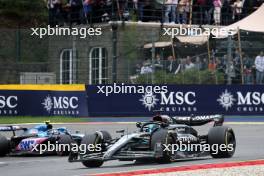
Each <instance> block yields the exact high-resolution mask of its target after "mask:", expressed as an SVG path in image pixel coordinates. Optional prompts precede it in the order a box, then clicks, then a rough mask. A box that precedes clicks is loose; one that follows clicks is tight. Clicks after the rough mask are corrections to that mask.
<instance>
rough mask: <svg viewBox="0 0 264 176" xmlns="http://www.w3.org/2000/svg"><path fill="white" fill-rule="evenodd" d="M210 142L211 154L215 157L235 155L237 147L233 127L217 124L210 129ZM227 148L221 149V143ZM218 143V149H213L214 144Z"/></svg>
mask: <svg viewBox="0 0 264 176" xmlns="http://www.w3.org/2000/svg"><path fill="white" fill-rule="evenodd" d="M208 143H209V145H210V146H211V151H210V154H211V156H212V157H213V158H230V157H232V156H233V155H234V153H235V149H236V138H235V133H234V131H233V130H232V128H229V127H226V126H216V127H213V128H211V129H210V130H209V133H208ZM223 144H224V145H225V147H226V149H224V150H222V149H220V148H221V147H220V146H221V145H222V146H223ZM213 145H218V146H217V147H218V151H213V150H212V146H213Z"/></svg>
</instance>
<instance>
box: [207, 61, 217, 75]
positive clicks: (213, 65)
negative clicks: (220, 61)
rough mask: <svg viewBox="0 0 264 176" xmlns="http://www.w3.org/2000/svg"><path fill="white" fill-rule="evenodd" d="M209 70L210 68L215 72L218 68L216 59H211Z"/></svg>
mask: <svg viewBox="0 0 264 176" xmlns="http://www.w3.org/2000/svg"><path fill="white" fill-rule="evenodd" d="M208 70H210V71H211V72H214V71H215V70H216V62H215V61H214V59H211V60H210V62H209V64H208Z"/></svg>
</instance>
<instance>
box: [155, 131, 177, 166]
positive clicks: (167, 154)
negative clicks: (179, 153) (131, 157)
mask: <svg viewBox="0 0 264 176" xmlns="http://www.w3.org/2000/svg"><path fill="white" fill-rule="evenodd" d="M157 143H160V144H161V149H162V157H159V158H157V159H156V161H157V162H158V163H161V164H164V163H170V162H172V161H174V160H175V159H174V157H173V154H172V151H165V150H164V149H165V147H164V145H169V144H174V143H175V139H174V137H173V136H172V135H170V134H169V133H168V130H166V129H160V130H158V131H156V132H154V133H153V135H152V137H151V150H152V151H155V148H156V145H157Z"/></svg>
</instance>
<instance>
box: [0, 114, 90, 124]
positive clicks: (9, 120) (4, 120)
mask: <svg viewBox="0 0 264 176" xmlns="http://www.w3.org/2000/svg"><path fill="white" fill-rule="evenodd" d="M48 120H49V121H50V122H51V123H72V122H87V121H88V120H87V118H75V117H30V116H26V117H12V116H10V117H0V124H20V123H43V122H45V121H48Z"/></svg>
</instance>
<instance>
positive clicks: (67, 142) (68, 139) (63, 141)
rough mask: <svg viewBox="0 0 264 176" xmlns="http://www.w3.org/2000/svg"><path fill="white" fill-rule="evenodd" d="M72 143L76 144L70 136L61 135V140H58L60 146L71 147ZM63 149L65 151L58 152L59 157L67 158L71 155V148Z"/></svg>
mask: <svg viewBox="0 0 264 176" xmlns="http://www.w3.org/2000/svg"><path fill="white" fill-rule="evenodd" d="M72 143H76V142H75V141H74V140H73V139H72V138H71V136H69V135H66V134H64V135H60V139H59V140H58V144H60V145H61V144H62V145H68V146H71V144H72ZM62 148H63V149H65V150H64V151H56V152H57V155H58V156H67V155H69V154H70V151H71V148H68V147H66V146H65V147H62Z"/></svg>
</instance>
